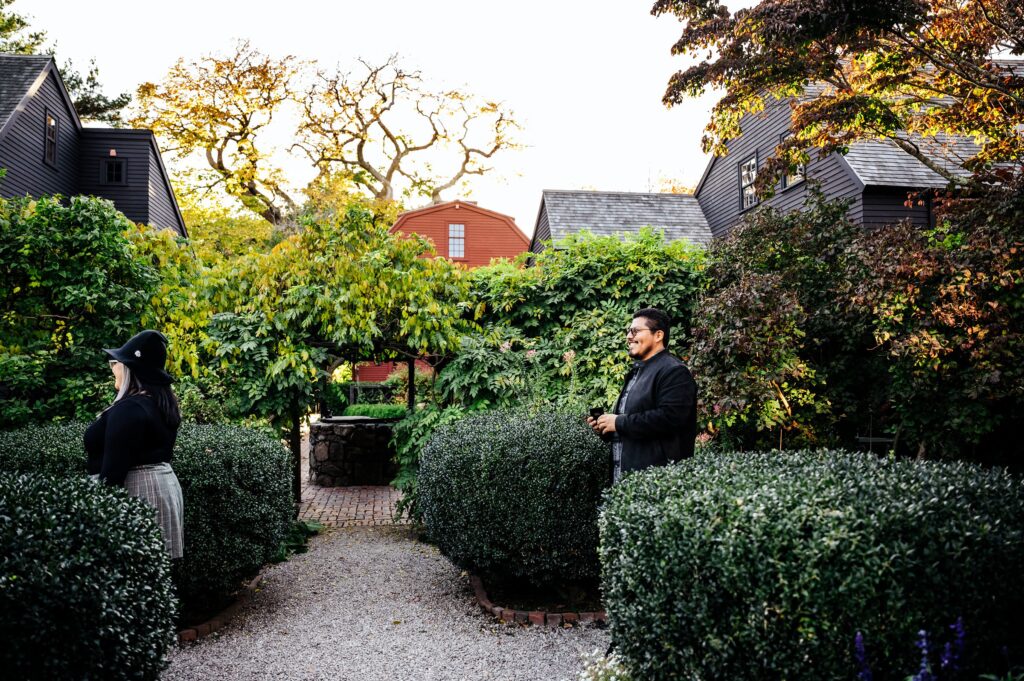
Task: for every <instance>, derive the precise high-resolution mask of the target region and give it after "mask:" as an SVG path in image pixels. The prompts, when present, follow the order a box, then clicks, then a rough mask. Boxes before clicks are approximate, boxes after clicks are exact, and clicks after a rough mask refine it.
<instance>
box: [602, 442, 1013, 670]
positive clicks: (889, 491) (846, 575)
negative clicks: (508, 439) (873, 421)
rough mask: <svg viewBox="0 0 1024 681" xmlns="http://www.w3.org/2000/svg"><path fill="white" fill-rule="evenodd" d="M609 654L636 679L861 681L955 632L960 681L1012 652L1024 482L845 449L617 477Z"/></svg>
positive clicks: (913, 661) (713, 461) (605, 529)
mask: <svg viewBox="0 0 1024 681" xmlns="http://www.w3.org/2000/svg"><path fill="white" fill-rule="evenodd" d="M600 554H601V564H602V571H603V574H602V578H603V591H604V596H605V601H606V606H607V609H608V614H609V616H610V619H611V626H612V637H613V641H614V643H615V646H616V648H617V649H618V650H619V651H620V652H621V653H622V654H624V655H625V656H626V658H627V659H628V660H629V662H630V666H631V667H632V668H633V670H634V671H635V672H636V673H637V676H638V677H639V678H644V679H677V678H705V679H727V678H737V679H739V678H742V679H748V680H758V679H780V678H786V679H815V680H817V679H843V678H845V679H851V678H854V677H855V676H856V675H857V674H858V672H859V666H858V663H857V661H856V659H855V638H856V634H857V632H858V631H860V632H863V638H864V644H865V649H866V652H867V658H868V663H869V665H870V667H871V669H872V671H873V677H874V679H875V680H876V681H884V680H885V679H903V678H905V676H906V674H907V670H913V669H915V668H917V667H918V666H919V663H920V651H918V650H916V649H915V647H914V643H915V641H917V640H918V632H919V631H920V630H926V631H928V632H930V634H931V635H932V640H933V644H934V645H935V646H936V647H937V648H939V649H941V647H942V645H943V643H944V642H945V641H947V640H949V637H948V634H949V625H950V624H951V623H953V622H955V621H956V620H957V618H958V617H963V622H964V624H965V627H966V632H967V639H966V642H965V643H966V646H965V649H966V658H965V659H964V660H962V661H961V666H962V668H963V671H964V672H967V673H966V674H965V675H964V676H963V677H962V678H977V675H978V673H980V672H991V671H992V670H995V669H1001V668H1005V659H1004V656H1003V654H1002V652H1001V648H1002V646H1004V645H1005V646H1008V647H1009V654H1010V659H1011V660H1013V659H1016V660H1020V659H1021V657H1020V654H1021V653H1022V652H1024V650H1022V647H1024V618H1021V616H1020V613H1021V612H1022V611H1024V589H1021V588H1020V576H1021V574H1024V485H1022V482H1021V480H1020V479H1018V478H1016V477H1014V476H1012V475H1010V474H1008V473H1006V472H1004V471H1002V470H985V469H981V468H979V467H975V466H971V465H965V464H955V463H935V462H911V461H896V460H888V459H879V458H877V457H875V456H873V455H870V454H851V453H845V452H794V453H779V452H769V453H751V454H727V455H721V454H719V455H699V456H697V457H696V458H694V459H690V460H687V461H684V462H682V463H680V464H678V465H675V466H671V467H667V468H661V469H654V470H650V471H646V472H644V473H641V474H638V475H633V476H630V477H628V478H627V479H626V480H625V481H624V482H623V483H622V484H621V485H618V486H617V487H615V488H614V489H613V490H612V491H611V492H610V493H609V495H608V498H607V504H606V506H605V508H604V510H603V512H602V515H601V549H600Z"/></svg>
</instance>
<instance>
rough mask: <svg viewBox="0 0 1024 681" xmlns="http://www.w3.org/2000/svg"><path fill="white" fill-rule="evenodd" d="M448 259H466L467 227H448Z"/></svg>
mask: <svg viewBox="0 0 1024 681" xmlns="http://www.w3.org/2000/svg"><path fill="white" fill-rule="evenodd" d="M448 257H449V258H465V257H466V226H465V225H448Z"/></svg>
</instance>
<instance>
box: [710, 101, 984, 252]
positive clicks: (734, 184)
mask: <svg viewBox="0 0 1024 681" xmlns="http://www.w3.org/2000/svg"><path fill="white" fill-rule="evenodd" d="M790 116H791V108H790V101H789V100H777V101H775V102H771V103H768V104H767V105H766V108H765V110H764V111H763V112H760V113H757V114H747V115H745V116H744V117H743V119H742V120H741V127H742V130H743V134H742V135H741V136H740V137H738V138H736V139H733V140H730V141H729V142H728V143H727V145H726V146H727V147H728V149H729V153H728V154H727V155H725V156H718V157H712V159H711V161H710V162H709V163H708V166H707V168H706V169H705V170H704V176H703V177H701V180H700V183H699V184H698V185H697V190H696V192H695V195H696V197H697V200H698V201H699V202H700V206H701V208H702V209H703V211H704V215H705V216H707V220H708V225H709V226H710V228H711V232H712V234H714V235H715V236H716V237H717V236H722V235H723V234H725V233H727V232H728V231H729V230H730V229H732V228H733V227H734V226H735V225H737V224H738V223H739V222H740V221H741V220H742V219H743V216H744V214H745V213H747V212H748V211H752V210H754V209H755V208H757V207H758V206H759V205H761V204H762V203H764V204H765V205H768V206H772V207H773V208H776V209H778V210H782V211H791V210H799V209H800V208H801V207H802V206H803V205H804V202H805V201H806V199H807V198H808V191H809V185H808V183H807V182H806V180H807V179H808V178H813V179H814V180H817V181H818V182H819V183H820V184H821V190H822V192H823V193H824V194H825V196H826V197H827V198H829V199H849V200H850V201H851V205H850V210H849V213H848V215H849V216H850V219H851V220H853V221H854V222H855V223H858V224H861V225H864V226H865V227H873V226H880V225H885V224H892V223H894V222H898V221H900V220H903V219H909V220H911V221H912V222H914V223H916V224H919V225H922V226H928V225H930V224H931V221H932V215H931V207H930V205H929V203H928V202H924V203H923V205H916V204H915V205H912V206H909V207H908V206H907V205H905V204H906V202H907V198H908V195H909V194H911V193H914V192H919V191H921V190H924V189H937V188H942V187H945V186H946V185H947V184H948V182H947V180H946V179H945V178H944V177H942V176H941V175H939V174H938V173H936V172H935V171H933V170H931V169H930V168H928V167H927V166H925V165H924V164H923V163H921V162H920V161H919V160H918V159H916V158H914V157H913V156H911V155H910V154H908V153H906V152H905V151H903V150H902V149H900V148H899V147H897V146H895V145H894V144H892V143H888V142H882V141H877V142H875V141H861V142H855V143H854V144H853V145H851V147H850V150H849V152H848V153H847V154H846V155H845V156H844V155H842V154H839V153H833V154H830V155H828V156H826V157H825V158H818V156H817V154H816V153H815V152H814V151H811V153H810V162H809V163H808V164H807V166H806V168H802V169H800V170H798V172H796V173H794V174H792V175H790V176H788V177H786V178H783V180H782V181H781V182H780V183H779V185H778V187H776V192H775V195H774V196H772V197H771V198H769V199H767V200H765V201H761V200H760V199H759V197H758V196H757V195H756V194H755V192H754V182H755V180H756V179H757V172H758V169H759V168H760V167H761V166H762V165H763V164H764V162H765V160H766V159H767V158H768V157H769V156H771V155H772V154H773V153H774V152H775V147H776V146H777V145H778V144H779V142H780V141H781V140H782V139H783V138H784V137H785V136H786V135H787V134H788V133H789V124H790ZM914 142H915V143H916V144H918V145H919V147H920V148H921V149H922V151H924V152H925V154H926V155H927V156H928V158H929V159H930V160H932V161H933V162H935V163H937V164H939V165H940V166H941V167H943V168H945V169H947V170H951V171H953V172H955V173H956V174H964V173H966V171H965V170H963V168H962V167H961V164H962V163H963V162H964V161H965V160H967V159H968V158H970V157H971V156H973V155H974V154H976V153H977V150H978V147H977V146H976V145H975V144H974V143H973V142H972V141H971V140H969V139H964V138H952V137H948V136H938V137H935V138H929V139H921V138H916V139H914Z"/></svg>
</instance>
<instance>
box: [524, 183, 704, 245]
mask: <svg viewBox="0 0 1024 681" xmlns="http://www.w3.org/2000/svg"><path fill="white" fill-rule="evenodd" d="M543 213H546V214H547V219H548V227H549V229H550V230H551V239H552V241H559V240H560V239H563V238H565V237H567V236H569V235H570V234H575V233H577V232H579V231H581V230H584V229H586V230H589V231H590V232H591V233H593V234H600V235H611V234H622V233H627V232H637V231H639V230H640V228H641V227H647V226H650V227H654V228H655V229H661V230H664V232H665V238H666V239H667V240H669V241H676V240H679V239H688V240H689V241H691V242H692V243H695V244H706V243H708V242H710V241H711V229H710V228H709V227H708V221H707V219H706V218H705V217H704V212H703V211H702V210H701V207H700V204H699V203H697V199H696V198H695V197H694V196H693V195H690V194H648V193H640V192H598V191H562V190H554V189H545V190H544V191H543V192H542V194H541V206H540V213H539V214H538V216H537V220H538V223H539V222H540V216H541V214H543Z"/></svg>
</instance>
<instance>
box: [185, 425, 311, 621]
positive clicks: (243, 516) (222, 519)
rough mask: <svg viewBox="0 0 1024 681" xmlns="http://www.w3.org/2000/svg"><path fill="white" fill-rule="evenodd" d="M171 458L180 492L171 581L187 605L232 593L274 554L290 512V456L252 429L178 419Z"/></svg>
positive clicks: (292, 507)
mask: <svg viewBox="0 0 1024 681" xmlns="http://www.w3.org/2000/svg"><path fill="white" fill-rule="evenodd" d="M172 465H173V466H174V471H175V473H177V475H178V479H179V480H180V481H181V489H182V493H183V495H184V497H185V551H184V556H183V557H182V564H181V566H180V571H179V572H178V575H177V577H178V588H179V589H180V593H181V597H182V600H183V601H185V603H186V605H187V606H189V607H190V608H191V607H192V606H193V605H195V604H203V603H210V602H211V601H216V600H218V599H223V598H224V597H225V596H226V595H228V594H231V593H233V592H234V591H235V590H237V588H238V586H239V584H240V582H241V581H242V580H244V579H245V578H247V577H251V576H252V575H254V574H256V572H257V571H258V570H259V569H260V567H261V566H263V565H265V564H267V563H269V562H270V561H271V559H272V558H273V557H274V556H275V555H276V554H277V550H278V548H279V546H280V545H281V541H282V540H283V539H284V538H285V536H286V535H287V533H288V530H289V527H290V526H291V524H292V521H293V520H294V518H295V506H294V500H293V498H292V489H291V481H292V474H291V455H290V454H289V452H288V450H287V449H286V448H285V447H284V445H282V444H281V442H280V441H278V440H275V439H273V438H271V437H268V436H267V435H266V434H264V433H262V432H259V431H256V430H252V429H249V428H242V427H239V426H226V425H199V424H195V423H183V424H182V425H181V429H180V430H179V431H178V442H177V444H176V446H175V448H174V462H173V464H172ZM210 604H211V605H213V603H210Z"/></svg>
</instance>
